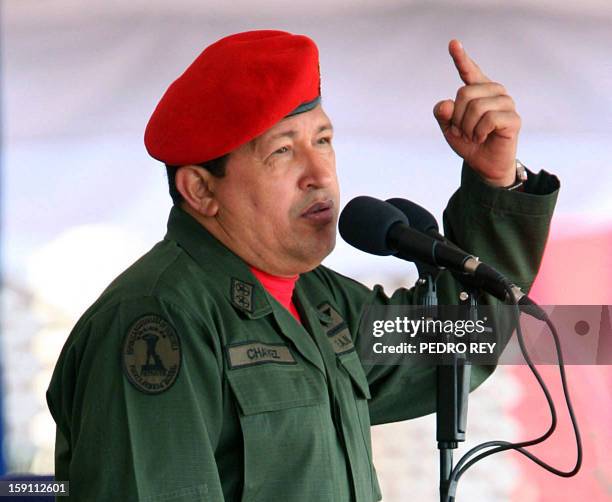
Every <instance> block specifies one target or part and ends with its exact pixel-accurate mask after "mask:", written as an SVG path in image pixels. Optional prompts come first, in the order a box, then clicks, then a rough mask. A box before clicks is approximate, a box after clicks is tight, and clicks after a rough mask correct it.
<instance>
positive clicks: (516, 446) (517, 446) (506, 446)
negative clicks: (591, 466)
mask: <svg viewBox="0 0 612 502" xmlns="http://www.w3.org/2000/svg"><path fill="white" fill-rule="evenodd" d="M505 288H506V291H507V292H508V295H509V298H514V294H513V292H512V289H511V287H510V285H509V284H506V285H505ZM514 314H515V317H516V333H517V338H518V341H519V345H520V347H521V352H522V353H523V357H524V358H525V361H526V362H527V364H528V365H529V368H530V369H531V371H532V373H533V374H534V376H535V377H536V379H537V381H538V383H539V384H540V387H541V388H542V391H543V392H544V395H545V396H546V401H547V402H548V405H549V408H550V412H551V418H552V420H551V425H550V427H549V428H548V430H547V431H546V432H545V433H544V434H543V435H542V436H540V437H539V438H536V439H532V440H529V441H523V442H520V443H510V442H508V441H489V442H486V443H483V444H480V445H478V446H476V447H474V448H472V449H471V450H469V451H468V452H466V454H465V455H463V457H461V459H460V460H459V462H458V463H457V465H456V466H455V468H454V469H453V470H452V472H451V475H450V479H449V488H448V493H447V498H448V500H449V502H453V501H454V500H455V492H456V489H457V483H458V482H459V479H460V478H461V476H462V475H463V474H464V473H465V472H466V471H467V470H468V469H469V468H470V467H471V466H472V465H474V464H475V463H476V462H478V461H479V460H482V459H483V458H486V457H488V456H489V455H492V454H494V453H498V452H501V451H506V450H511V449H512V450H515V451H518V452H519V453H521V454H523V455H525V456H526V457H527V458H529V459H530V460H532V461H533V462H535V463H536V464H538V465H539V466H541V467H543V468H544V469H546V470H547V471H549V472H551V473H553V474H556V475H557V476H561V477H571V476H574V475H575V474H576V473H577V472H578V471H579V470H580V467H581V465H582V440H581V437H580V430H579V428H578V423H577V421H576V416H575V414H574V409H573V407H572V403H571V400H570V396H569V390H568V387H567V379H566V375H565V366H564V362H563V352H562V350H561V343H560V341H559V335H558V333H557V329H556V328H555V326H554V324H553V323H552V321H551V320H550V318H549V317H548V315H546V319H545V323H546V325H547V326H548V327H549V329H550V331H551V334H552V336H553V340H554V343H555V349H556V351H557V359H558V361H559V374H560V376H561V384H562V387H563V395H564V397H565V402H566V403H567V409H568V412H569V415H570V420H571V422H572V427H573V429H574V435H575V437H576V447H577V455H576V465H575V466H574V468H573V469H571V470H570V471H561V470H559V469H556V468H555V467H552V466H551V465H549V464H547V463H546V462H544V461H543V460H541V459H540V458H538V457H536V456H535V455H533V454H532V453H530V452H528V451H527V450H525V449H524V447H525V446H533V445H535V444H538V443H541V442H543V441H544V440H546V439H547V438H548V437H550V435H551V434H552V433H553V432H554V430H555V429H556V426H557V416H556V410H555V406H554V403H553V401H552V398H551V396H550V393H549V391H548V388H547V387H546V384H545V383H544V381H543V380H542V377H541V375H540V374H539V372H538V371H537V369H536V368H535V366H534V365H533V362H532V361H531V358H530V357H529V354H528V353H527V350H526V347H525V345H524V339H523V333H522V331H521V325H520V310H519V307H518V305H517V304H516V302H515V303H514ZM491 446H496V448H492V449H491V450H489V451H486V452H484V453H481V454H479V455H478V456H476V457H475V458H473V459H472V460H470V461H469V462H468V461H467V460H468V458H469V457H470V456H472V455H474V454H475V453H477V452H478V451H480V450H483V449H485V448H488V447H491ZM466 462H467V463H466Z"/></svg>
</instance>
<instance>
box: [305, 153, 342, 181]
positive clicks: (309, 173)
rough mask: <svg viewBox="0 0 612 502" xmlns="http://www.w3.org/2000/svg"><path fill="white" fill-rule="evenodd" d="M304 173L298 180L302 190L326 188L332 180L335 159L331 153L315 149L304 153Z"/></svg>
mask: <svg viewBox="0 0 612 502" xmlns="http://www.w3.org/2000/svg"><path fill="white" fill-rule="evenodd" d="M302 160H303V163H304V173H303V176H302V179H301V180H300V188H302V189H303V190H308V189H313V188H325V187H328V186H329V185H330V184H331V183H332V181H333V179H334V169H335V158H334V155H333V152H331V153H323V152H321V151H317V150H316V149H314V148H313V149H309V150H308V151H306V152H304V158H303V159H302Z"/></svg>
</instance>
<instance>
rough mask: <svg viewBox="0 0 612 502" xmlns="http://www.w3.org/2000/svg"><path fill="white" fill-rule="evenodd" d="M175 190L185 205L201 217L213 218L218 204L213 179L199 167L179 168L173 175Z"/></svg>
mask: <svg viewBox="0 0 612 502" xmlns="http://www.w3.org/2000/svg"><path fill="white" fill-rule="evenodd" d="M175 184H176V188H177V190H178V191H179V192H180V194H181V195H182V196H183V199H185V202H186V203H187V205H188V206H189V207H190V208H191V209H193V210H195V211H196V212H197V213H199V214H201V215H202V216H215V215H216V214H217V211H218V210H219V203H218V202H217V200H216V199H215V194H214V185H215V177H214V176H213V175H212V174H211V173H210V171H208V170H206V169H204V168H202V167H199V166H191V165H189V166H181V167H179V168H177V171H176V174H175Z"/></svg>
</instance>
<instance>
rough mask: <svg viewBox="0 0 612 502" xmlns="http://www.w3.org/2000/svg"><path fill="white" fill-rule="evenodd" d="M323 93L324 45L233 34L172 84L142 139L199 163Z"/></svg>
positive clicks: (161, 151)
mask: <svg viewBox="0 0 612 502" xmlns="http://www.w3.org/2000/svg"><path fill="white" fill-rule="evenodd" d="M319 95H320V77H319V51H318V50H317V46H316V45H315V43H314V42H313V41H312V40H311V39H310V38H308V37H306V36H303V35H293V34H291V33H287V32H284V31H272V30H261V31H248V32H245V33H238V34H235V35H230V36H228V37H225V38H222V39H221V40H219V41H217V42H215V43H214V44H212V45H211V46H209V47H207V48H206V49H204V51H203V52H202V53H201V54H200V55H199V56H198V57H197V58H196V60H195V61H194V62H193V63H192V64H191V65H190V66H189V67H188V68H187V69H186V70H185V72H184V73H183V74H182V75H181V76H180V77H179V78H178V79H176V80H175V81H174V82H173V83H172V84H171V85H170V87H169V88H168V90H167V91H166V93H165V94H164V95H163V97H162V99H161V101H160V102H159V103H158V105H157V107H156V108H155V111H154V112H153V115H152V116H151V118H150V119H149V123H148V124H147V129H146V131H145V145H146V147H147V151H148V152H149V154H150V155H151V156H152V157H154V158H156V159H158V160H161V161H162V162H164V163H166V164H170V165H185V164H200V163H202V162H206V161H208V160H212V159H214V158H217V157H220V156H222V155H224V154H226V153H229V152H231V151H232V150H234V149H235V148H237V147H239V146H240V145H242V144H244V143H246V142H248V141H250V140H252V139H253V138H255V137H257V136H259V135H260V134H262V133H263V132H265V131H266V130H267V129H269V128H270V127H272V126H273V125H274V124H276V123H277V122H278V121H280V120H281V119H282V118H283V117H286V116H287V115H289V114H291V113H292V112H295V113H297V112H301V111H306V110H308V109H310V108H314V106H316V105H317V103H318V100H319Z"/></svg>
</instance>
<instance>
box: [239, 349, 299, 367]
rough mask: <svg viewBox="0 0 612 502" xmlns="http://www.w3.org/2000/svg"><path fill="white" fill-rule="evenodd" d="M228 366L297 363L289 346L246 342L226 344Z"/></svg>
mask: <svg viewBox="0 0 612 502" xmlns="http://www.w3.org/2000/svg"><path fill="white" fill-rule="evenodd" d="M227 354H228V357H229V364H230V367H231V368H232V369H233V368H241V367H243V366H251V365H253V364H264V363H279V364H297V362H296V360H295V358H294V357H293V354H292V353H291V351H290V350H289V347H287V346H286V345H283V344H281V343H278V344H277V343H262V342H246V343H240V344H236V345H228V347H227Z"/></svg>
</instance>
